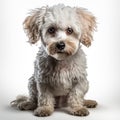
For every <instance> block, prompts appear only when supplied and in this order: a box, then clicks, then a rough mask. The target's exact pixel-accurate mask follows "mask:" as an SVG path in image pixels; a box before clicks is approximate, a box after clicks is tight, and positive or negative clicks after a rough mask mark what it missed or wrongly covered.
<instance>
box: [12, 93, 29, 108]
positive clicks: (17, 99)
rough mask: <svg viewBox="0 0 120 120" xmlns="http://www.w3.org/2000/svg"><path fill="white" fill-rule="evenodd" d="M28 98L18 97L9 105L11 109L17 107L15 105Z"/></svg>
mask: <svg viewBox="0 0 120 120" xmlns="http://www.w3.org/2000/svg"><path fill="white" fill-rule="evenodd" d="M27 100H28V97H27V96H24V95H18V96H17V97H16V99H15V100H14V101H12V102H11V103H10V105H11V106H12V107H17V105H18V104H19V103H21V102H24V101H27Z"/></svg>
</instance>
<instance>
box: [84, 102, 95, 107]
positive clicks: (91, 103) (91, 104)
mask: <svg viewBox="0 0 120 120" xmlns="http://www.w3.org/2000/svg"><path fill="white" fill-rule="evenodd" d="M84 106H86V107H87V108H95V107H96V106H97V102H96V101H95V100H84Z"/></svg>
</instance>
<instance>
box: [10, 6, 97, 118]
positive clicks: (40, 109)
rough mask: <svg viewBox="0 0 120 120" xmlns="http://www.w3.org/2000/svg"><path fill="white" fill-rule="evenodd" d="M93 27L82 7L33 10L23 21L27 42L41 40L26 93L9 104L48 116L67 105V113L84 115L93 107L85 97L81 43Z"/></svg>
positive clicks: (87, 39) (88, 40) (88, 38)
mask: <svg viewBox="0 0 120 120" xmlns="http://www.w3.org/2000/svg"><path fill="white" fill-rule="evenodd" d="M95 28H96V21H95V17H94V16H93V15H92V14H91V13H90V12H89V11H87V10H86V9H84V8H78V7H74V8H72V7H69V6H64V5H61V4H59V5H55V6H52V7H48V6H47V7H42V8H39V9H35V10H33V11H32V12H31V13H30V15H29V16H28V17H27V18H26V19H25V21H24V29H25V30H26V33H27V35H28V37H29V42H30V43H31V44H34V43H36V42H37V41H39V40H41V43H42V45H41V47H40V48H39V52H38V53H37V57H36V60H35V64H34V74H33V75H32V77H31V78H30V79H29V84H28V88H29V97H28V98H27V97H25V96H19V97H17V98H16V100H15V101H13V102H12V103H11V104H12V105H13V106H17V108H19V109H20V110H34V115H36V116H49V115H51V114H52V113H53V112H54V109H55V108H59V107H67V111H68V112H69V113H70V114H73V115H77V116H86V115H88V114H89V111H88V110H87V107H88V108H93V107H96V105H97V103H96V101H93V100H85V99H84V95H85V94H86V92H87V91H88V81H87V78H86V76H87V72H86V58H85V54H84V52H83V51H82V49H81V45H80V44H81V43H82V44H84V45H85V46H87V47H89V46H90V45H91V41H92V33H93V31H94V30H95Z"/></svg>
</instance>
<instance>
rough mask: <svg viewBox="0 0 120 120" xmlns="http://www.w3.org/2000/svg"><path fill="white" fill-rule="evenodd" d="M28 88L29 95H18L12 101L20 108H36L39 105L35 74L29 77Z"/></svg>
mask: <svg viewBox="0 0 120 120" xmlns="http://www.w3.org/2000/svg"><path fill="white" fill-rule="evenodd" d="M28 89H29V97H26V96H18V97H17V98H16V100H14V101H12V102H11V105H12V106H16V107H17V108H18V109H20V110H34V109H35V108H36V107H37V89H36V82H35V79H34V76H32V77H31V78H30V79H29V83H28Z"/></svg>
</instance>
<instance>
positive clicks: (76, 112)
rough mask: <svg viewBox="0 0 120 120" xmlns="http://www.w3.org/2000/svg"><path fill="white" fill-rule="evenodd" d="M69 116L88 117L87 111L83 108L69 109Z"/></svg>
mask: <svg viewBox="0 0 120 120" xmlns="http://www.w3.org/2000/svg"><path fill="white" fill-rule="evenodd" d="M70 114H72V115H75V116H87V115H89V111H88V110H87V109H86V108H84V107H82V108H79V109H78V108H77V109H76V108H73V109H71V111H70Z"/></svg>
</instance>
